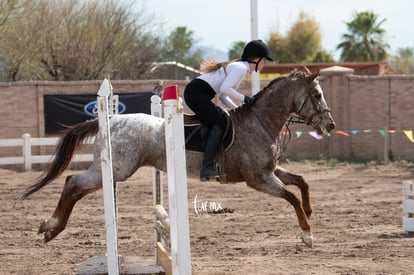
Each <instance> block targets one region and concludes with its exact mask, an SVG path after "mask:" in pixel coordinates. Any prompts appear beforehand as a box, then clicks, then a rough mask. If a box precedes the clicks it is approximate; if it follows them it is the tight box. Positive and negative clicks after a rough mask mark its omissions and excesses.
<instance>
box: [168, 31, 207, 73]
mask: <svg viewBox="0 0 414 275" xmlns="http://www.w3.org/2000/svg"><path fill="white" fill-rule="evenodd" d="M195 44H196V39H195V38H194V32H193V31H191V30H187V27H185V26H181V27H177V28H176V29H175V30H174V31H172V32H171V33H170V35H169V36H168V37H167V38H166V39H165V41H164V46H163V49H162V54H161V59H160V61H176V62H179V63H183V64H185V65H188V66H192V67H195V66H197V65H198V64H200V63H201V61H202V60H203V51H202V50H201V49H197V48H195Z"/></svg>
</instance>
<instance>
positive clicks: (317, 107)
mask: <svg viewBox="0 0 414 275" xmlns="http://www.w3.org/2000/svg"><path fill="white" fill-rule="evenodd" d="M316 85H317V84H314V85H312V86H311V87H308V89H307V90H306V93H307V96H306V98H305V100H304V101H303V103H302V105H301V106H300V108H299V112H298V115H291V116H290V117H289V119H288V121H287V123H288V124H289V123H303V124H306V125H311V126H312V127H315V126H317V125H318V124H319V123H320V122H321V119H322V118H321V114H323V113H330V112H331V109H329V108H323V106H322V105H321V103H320V102H319V101H318V100H317V99H316V98H315V97H314V96H313V95H312V93H311V91H312V90H313V89H314V88H315V86H316ZM308 100H309V101H310V102H311V104H312V106H313V110H314V111H315V113H314V114H312V115H311V116H310V117H308V118H304V117H305V116H304V115H302V111H303V108H304V107H305V105H306V103H307V102H308ZM315 116H319V119H317V120H314V117H315Z"/></svg>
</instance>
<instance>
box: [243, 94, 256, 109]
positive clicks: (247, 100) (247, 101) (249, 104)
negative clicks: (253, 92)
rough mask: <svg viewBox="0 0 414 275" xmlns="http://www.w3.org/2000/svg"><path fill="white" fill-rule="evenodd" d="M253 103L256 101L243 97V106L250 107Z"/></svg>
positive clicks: (252, 98) (250, 97)
mask: <svg viewBox="0 0 414 275" xmlns="http://www.w3.org/2000/svg"><path fill="white" fill-rule="evenodd" d="M255 102H256V99H255V98H254V97H253V96H247V95H245V96H244V104H246V105H247V106H249V107H252V106H253V105H254V103H255Z"/></svg>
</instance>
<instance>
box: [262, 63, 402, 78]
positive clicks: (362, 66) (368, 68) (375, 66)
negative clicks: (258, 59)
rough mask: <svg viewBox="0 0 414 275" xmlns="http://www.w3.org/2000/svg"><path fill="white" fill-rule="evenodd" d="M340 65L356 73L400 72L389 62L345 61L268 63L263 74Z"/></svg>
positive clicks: (384, 73)
mask: <svg viewBox="0 0 414 275" xmlns="http://www.w3.org/2000/svg"><path fill="white" fill-rule="evenodd" d="M333 66H340V67H345V68H350V69H353V70H354V74H356V75H391V74H399V73H398V72H397V71H396V70H394V69H393V68H391V67H390V66H389V64H388V63H387V62H348V63H347V62H344V63H311V64H293V63H292V64H275V63H266V65H265V66H264V68H263V69H262V71H261V74H288V73H290V72H291V71H292V70H294V69H297V70H300V71H306V69H305V67H306V68H308V69H309V70H310V71H311V72H317V71H319V70H321V69H325V68H328V67H333Z"/></svg>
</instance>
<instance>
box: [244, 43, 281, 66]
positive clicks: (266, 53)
mask: <svg viewBox="0 0 414 275" xmlns="http://www.w3.org/2000/svg"><path fill="white" fill-rule="evenodd" d="M270 56H271V53H270V49H269V47H268V46H267V45H266V44H265V43H264V42H263V41H262V40H260V39H258V40H252V41H250V42H249V43H247V44H246V46H245V47H244V49H243V54H242V56H241V59H242V60H247V59H248V58H251V57H264V58H266V59H267V60H269V61H273V59H272V58H271V57H270Z"/></svg>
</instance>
